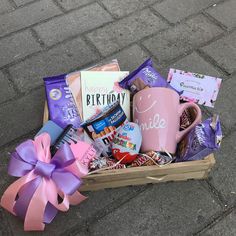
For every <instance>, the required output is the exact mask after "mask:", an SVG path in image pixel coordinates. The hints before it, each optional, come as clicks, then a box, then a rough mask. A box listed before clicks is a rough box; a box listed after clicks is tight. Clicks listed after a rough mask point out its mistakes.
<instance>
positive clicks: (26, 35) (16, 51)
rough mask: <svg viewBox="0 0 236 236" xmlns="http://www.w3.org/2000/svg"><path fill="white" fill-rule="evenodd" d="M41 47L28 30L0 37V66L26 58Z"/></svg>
mask: <svg viewBox="0 0 236 236" xmlns="http://www.w3.org/2000/svg"><path fill="white" fill-rule="evenodd" d="M0 22H1V21H0ZM0 32H1V31H0ZM40 49H41V47H40V45H39V43H38V42H37V41H36V40H35V38H34V37H33V36H32V34H31V32H30V31H28V30H26V31H23V32H20V33H17V34H14V35H12V36H9V37H6V38H3V39H0V54H1V58H0V67H3V66H5V65H7V64H9V63H12V62H13V61H16V60H19V59H21V58H24V57H25V56H27V55H29V54H32V53H34V52H37V51H39V50H40Z"/></svg>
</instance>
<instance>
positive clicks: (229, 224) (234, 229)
mask: <svg viewBox="0 0 236 236" xmlns="http://www.w3.org/2000/svg"><path fill="white" fill-rule="evenodd" d="M200 235H201V236H222V235H227V236H234V235H236V210H234V211H233V212H232V213H230V214H229V215H228V216H226V217H225V218H224V219H222V220H221V221H220V222H217V224H215V225H214V226H213V227H212V228H210V229H209V230H206V231H204V232H202V233H201V234H200Z"/></svg>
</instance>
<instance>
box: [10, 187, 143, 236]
mask: <svg viewBox="0 0 236 236" xmlns="http://www.w3.org/2000/svg"><path fill="white" fill-rule="evenodd" d="M140 190H141V188H140V187H134V188H132V189H131V188H128V187H127V188H119V189H115V190H109V189H107V190H101V191H96V192H88V193H85V194H86V196H88V199H87V200H85V201H84V202H83V203H82V204H81V205H80V206H75V207H70V210H69V211H68V212H64V213H61V212H60V213H59V214H58V215H57V217H56V218H55V219H54V221H53V222H52V223H51V224H50V225H47V230H46V231H45V232H44V233H39V234H38V235H53V234H54V233H55V229H56V230H57V232H58V234H57V235H59V234H62V235H69V234H70V233H71V234H74V233H75V232H80V231H82V232H84V231H86V226H87V223H86V221H87V220H89V219H92V220H95V221H96V220H97V219H98V218H99V217H100V215H101V214H105V213H106V212H109V211H111V208H112V207H114V206H117V205H118V206H119V204H121V203H122V202H123V201H124V199H128V197H129V196H130V197H132V196H133V195H134V194H137V193H138V192H139V191H140ZM98 203H99V204H98ZM98 213H99V217H98ZM6 215H7V219H8V221H9V222H13V224H12V225H13V227H11V230H12V232H13V235H19V236H20V235H25V232H24V231H23V230H22V222H21V221H20V220H19V219H17V218H16V217H14V216H12V215H10V214H8V213H6ZM62 222H64V223H63V224H62ZM30 235H34V234H33V233H32V234H30Z"/></svg>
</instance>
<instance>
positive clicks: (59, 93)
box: [44, 74, 81, 128]
mask: <svg viewBox="0 0 236 236" xmlns="http://www.w3.org/2000/svg"><path fill="white" fill-rule="evenodd" d="M65 77H66V75H65V74H64V75H58V76H54V77H47V78H44V84H45V92H46V96H47V103H48V109H49V118H50V120H52V121H54V122H55V123H56V124H58V125H59V126H60V127H61V128H65V127H66V126H67V125H69V124H72V125H73V127H74V128H79V127H80V124H81V118H80V116H79V112H78V110H77V107H76V104H75V101H74V98H73V96H72V93H71V91H70V89H69V87H68V85H67V83H66V80H65Z"/></svg>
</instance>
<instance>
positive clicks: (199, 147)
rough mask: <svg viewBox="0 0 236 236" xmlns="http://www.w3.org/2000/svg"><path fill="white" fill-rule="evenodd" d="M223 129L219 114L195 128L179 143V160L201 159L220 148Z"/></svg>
mask: <svg viewBox="0 0 236 236" xmlns="http://www.w3.org/2000/svg"><path fill="white" fill-rule="evenodd" d="M222 137H223V136H222V130H221V125H220V120H219V116H218V115H214V116H213V117H212V118H209V119H207V120H205V121H204V122H202V123H200V124H198V125H197V126H195V128H193V129H192V130H191V131H190V132H189V133H188V135H187V136H186V137H185V138H184V139H183V140H182V141H181V142H180V143H179V144H178V148H177V159H176V161H177V162H181V161H193V160H201V159H203V158H204V157H206V156H207V155H209V154H211V153H212V152H214V151H215V150H218V149H219V148H220V144H221V140H222Z"/></svg>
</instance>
